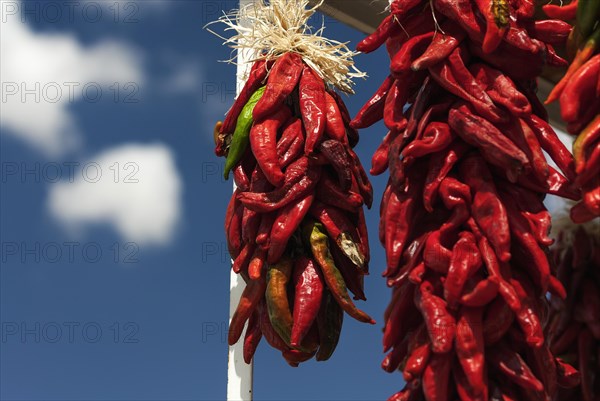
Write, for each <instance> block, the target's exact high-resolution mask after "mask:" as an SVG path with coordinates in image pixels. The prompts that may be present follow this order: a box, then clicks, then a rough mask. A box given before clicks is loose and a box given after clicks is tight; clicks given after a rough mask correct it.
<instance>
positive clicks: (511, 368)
mask: <svg viewBox="0 0 600 401" xmlns="http://www.w3.org/2000/svg"><path fill="white" fill-rule="evenodd" d="M486 351H487V352H486V359H487V361H488V362H489V363H490V364H491V365H492V366H493V367H494V368H496V369H498V370H499V371H500V372H502V373H503V374H504V375H505V376H506V378H507V379H508V380H510V381H512V382H513V383H515V384H517V385H518V386H520V387H523V388H525V389H531V390H534V391H538V392H541V391H543V390H544V385H543V384H542V382H540V381H539V380H538V379H537V378H536V377H535V376H534V374H533V373H532V372H531V369H530V368H529V366H527V364H526V363H525V361H524V360H523V358H521V356H520V355H519V354H518V353H516V352H515V351H513V350H512V349H511V348H510V347H508V346H507V345H506V344H505V343H498V344H496V345H495V346H494V347H488V348H487V349H486Z"/></svg>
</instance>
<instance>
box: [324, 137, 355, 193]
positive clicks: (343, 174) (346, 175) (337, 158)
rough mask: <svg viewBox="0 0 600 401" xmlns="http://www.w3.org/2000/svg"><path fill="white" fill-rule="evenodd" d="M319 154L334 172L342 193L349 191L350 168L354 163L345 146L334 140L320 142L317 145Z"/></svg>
mask: <svg viewBox="0 0 600 401" xmlns="http://www.w3.org/2000/svg"><path fill="white" fill-rule="evenodd" d="M319 152H320V154H322V155H323V156H324V157H325V158H326V159H327V160H328V161H329V163H330V164H331V166H332V167H333V169H334V170H335V172H336V174H337V177H338V181H339V184H340V189H341V190H342V191H348V190H350V187H351V186H352V167H353V165H354V161H353V160H352V159H351V157H350V155H349V154H348V151H347V150H346V146H345V145H344V144H343V143H342V142H340V141H337V140H335V139H328V140H326V141H323V142H321V144H320V145H319Z"/></svg>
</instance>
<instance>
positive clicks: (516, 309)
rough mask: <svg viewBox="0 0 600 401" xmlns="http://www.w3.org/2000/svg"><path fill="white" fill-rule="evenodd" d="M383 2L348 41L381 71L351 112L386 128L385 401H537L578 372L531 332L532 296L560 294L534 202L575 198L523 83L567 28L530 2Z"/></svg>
mask: <svg viewBox="0 0 600 401" xmlns="http://www.w3.org/2000/svg"><path fill="white" fill-rule="evenodd" d="M390 10H391V13H390V15H389V16H387V17H386V18H385V19H384V21H383V22H382V23H381V25H380V26H379V27H378V29H377V30H376V31H375V32H374V33H373V34H372V35H370V36H369V37H367V38H366V39H364V40H363V41H362V42H361V43H359V45H358V50H360V51H363V52H365V53H368V52H371V51H374V50H375V49H377V48H379V47H380V46H381V45H383V44H385V45H386V47H387V50H388V53H389V56H390V59H391V64H390V70H391V72H390V75H389V77H388V78H387V79H386V80H385V81H384V82H383V84H382V85H381V87H380V88H379V89H378V90H377V92H376V93H375V94H374V95H373V96H372V98H371V99H370V100H369V101H368V102H367V103H366V104H365V106H364V107H363V108H362V109H361V110H360V111H359V112H358V114H357V116H356V117H355V118H354V120H353V121H352V122H351V126H352V127H354V128H357V129H358V128H364V127H368V126H370V125H372V124H374V123H375V122H377V121H380V120H383V121H384V123H385V125H386V127H387V128H388V130H389V132H388V133H387V135H386V136H385V138H384V139H383V141H382V143H381V145H380V147H379V148H378V149H377V151H376V152H375V154H374V155H373V159H372V168H371V173H372V174H375V175H377V174H382V173H383V172H384V171H386V170H389V176H390V177H389V181H388V185H387V188H386V190H385V193H384V194H383V199H382V201H381V209H380V218H381V222H380V232H379V239H380V241H381V243H382V244H383V245H384V247H385V250H386V255H387V268H386V270H385V272H384V276H385V277H386V278H387V283H388V285H389V286H391V287H393V293H392V299H391V302H390V304H389V306H388V308H387V310H386V312H385V315H384V319H385V328H384V335H383V346H384V352H388V354H387V356H386V357H385V359H384V361H383V363H382V366H383V368H384V369H385V370H386V371H388V372H393V371H395V370H398V369H400V370H401V371H402V373H403V376H404V379H405V381H406V386H405V387H404V388H403V389H402V390H401V391H400V392H398V393H396V394H394V395H393V396H391V397H390V400H394V401H400V400H403V401H408V400H410V401H416V400H422V399H423V398H424V399H425V400H427V401H442V400H443V401H445V400H452V401H453V400H456V399H460V400H463V401H473V400H484V401H487V400H503V401H509V400H527V401H529V400H531V401H536V400H548V399H552V398H553V397H555V396H556V394H557V388H558V386H557V383H558V385H559V386H574V385H576V384H577V380H576V375H575V374H574V373H573V372H574V368H573V367H571V366H570V365H568V364H567V362H566V361H563V360H560V359H558V358H557V357H556V355H555V354H554V353H553V352H552V349H551V348H550V347H549V344H548V341H547V339H546V336H545V335H544V332H543V327H544V324H545V322H546V317H547V310H548V300H547V298H546V294H547V293H548V292H550V293H551V294H552V296H553V297H557V298H559V299H564V298H565V296H566V294H565V288H564V287H563V285H562V284H561V282H560V281H559V280H558V279H557V277H556V275H555V274H556V272H555V268H554V266H553V264H552V260H551V259H549V257H548V254H549V250H548V246H549V245H551V244H552V242H553V241H552V239H550V238H549V237H548V232H549V229H550V224H551V222H550V214H549V213H548V211H547V210H546V208H545V207H544V204H543V202H542V201H543V199H544V197H545V194H554V195H559V196H561V197H565V198H568V199H573V200H577V199H579V198H580V194H579V192H578V190H577V189H576V187H575V186H574V185H573V182H572V180H573V179H574V178H575V167H574V162H573V159H572V156H571V154H570V153H569V151H568V150H567V149H566V148H565V147H564V145H563V144H562V143H561V142H560V140H559V139H558V137H557V135H556V133H555V132H554V131H553V130H552V128H551V127H550V125H549V124H548V123H547V115H546V112H545V109H544V107H543V105H542V104H541V103H540V102H539V101H538V99H537V97H536V95H535V91H536V81H535V79H536V77H538V76H539V75H540V73H541V71H542V68H543V66H544V65H546V64H548V65H553V66H565V65H566V61H565V60H563V59H562V58H560V57H559V56H558V55H557V54H556V52H555V51H554V46H559V45H562V44H564V43H565V41H566V40H567V37H568V36H569V34H570V31H571V27H570V25H569V24H568V23H566V22H563V21H560V20H544V21H539V20H536V19H535V17H534V11H535V10H534V2H533V1H531V0H514V1H504V0H475V1H470V0H432V1H421V0H392V1H391V2H390ZM544 151H545V152H546V153H547V154H548V155H549V156H550V157H551V158H552V159H553V160H554V162H555V163H556V165H557V166H558V168H559V170H560V171H558V170H556V169H554V168H553V167H552V166H550V165H548V163H547V161H546V157H545V155H544V153H543V152H544Z"/></svg>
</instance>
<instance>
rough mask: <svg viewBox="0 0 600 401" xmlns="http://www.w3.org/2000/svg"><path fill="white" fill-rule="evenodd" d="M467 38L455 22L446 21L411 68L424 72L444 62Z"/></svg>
mask: <svg viewBox="0 0 600 401" xmlns="http://www.w3.org/2000/svg"><path fill="white" fill-rule="evenodd" d="M465 36H466V34H465V31H463V30H462V29H460V27H459V26H457V25H456V23H455V22H454V21H452V20H446V21H444V23H443V24H442V26H441V31H440V32H436V33H435V35H434V36H433V38H432V40H431V43H430V44H429V46H428V47H427V49H425V51H424V52H423V54H421V56H419V58H417V59H416V60H414V61H413V63H412V64H411V66H410V68H411V69H412V70H414V71H418V70H423V69H426V68H429V67H432V66H434V65H435V64H437V63H439V62H441V61H443V60H444V59H446V58H447V57H448V56H449V55H450V53H452V51H453V50H454V49H456V48H457V47H458V45H459V44H460V42H462V41H463V40H464V38H465Z"/></svg>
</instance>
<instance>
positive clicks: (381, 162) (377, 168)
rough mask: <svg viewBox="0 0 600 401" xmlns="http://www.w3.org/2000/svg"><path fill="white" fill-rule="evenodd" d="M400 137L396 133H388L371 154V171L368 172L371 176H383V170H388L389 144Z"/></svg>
mask: <svg viewBox="0 0 600 401" xmlns="http://www.w3.org/2000/svg"><path fill="white" fill-rule="evenodd" d="M399 135H400V133H399V132H397V131H390V132H388V133H387V135H386V136H385V137H384V138H383V141H381V144H380V145H379V147H378V148H377V150H376V151H375V153H373V157H372V159H371V170H370V171H369V172H370V173H371V175H373V176H377V175H380V174H383V172H384V171H385V170H387V168H388V153H389V149H390V144H391V143H392V141H393V140H394V139H395V138H397V137H398V136H399Z"/></svg>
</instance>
